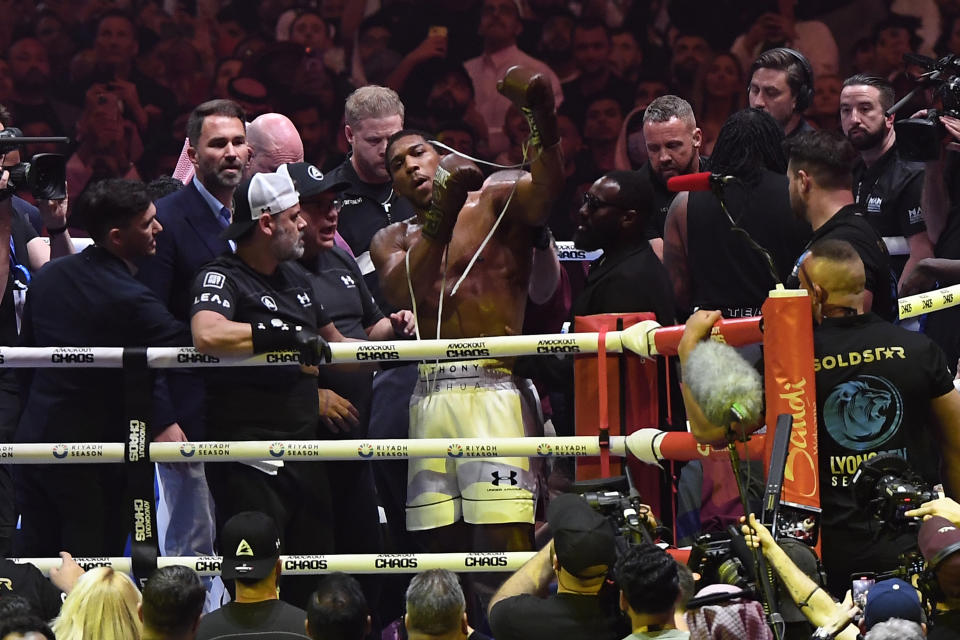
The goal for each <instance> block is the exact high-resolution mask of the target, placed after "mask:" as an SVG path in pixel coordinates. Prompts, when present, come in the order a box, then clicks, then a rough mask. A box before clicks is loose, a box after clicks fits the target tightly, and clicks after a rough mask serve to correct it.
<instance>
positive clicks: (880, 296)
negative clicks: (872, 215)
mask: <svg viewBox="0 0 960 640" xmlns="http://www.w3.org/2000/svg"><path fill="white" fill-rule="evenodd" d="M824 238H830V239H832V240H845V241H847V242H849V243H850V244H851V245H852V246H853V248H854V249H855V250H856V252H857V253H858V254H859V255H860V259H861V260H862V261H863V270H864V273H865V274H866V289H867V291H869V292H870V293H872V294H873V303H872V306H871V308H870V310H871V311H873V312H874V313H876V314H877V315H878V316H880V317H881V318H883V319H884V320H887V321H889V322H893V321H894V320H896V319H897V313H898V310H897V277H896V275H895V274H894V272H893V269H892V267H891V266H890V254H889V253H887V245H885V244H884V243H883V239H882V238H881V237H880V235H879V234H878V233H877V232H876V230H875V229H874V228H873V226H871V224H870V223H869V222H867V219H866V217H865V216H864V215H863V209H862V208H861V207H860V206H859V205H856V204H851V205H847V206H845V207H843V208H842V209H840V210H839V211H837V212H836V213H835V214H834V215H833V217H832V218H830V219H829V220H827V222H826V223H824V225H823V226H822V227H820V228H819V229H817V230H816V231H814V232H813V235H812V236H811V237H810V242H808V243H807V246H806V248H804V250H803V253H802V254H800V257H799V258H797V262H796V264H795V265H794V267H793V271H792V272H791V273H790V277H789V278H788V279H787V287H788V288H791V289H797V288H799V287H800V278H799V275H798V272H799V270H800V263H801V262H803V260H804V258H806V256H807V251H808V250H809V249H810V245H812V244H813V243H814V242H816V241H818V240H823V239H824Z"/></svg>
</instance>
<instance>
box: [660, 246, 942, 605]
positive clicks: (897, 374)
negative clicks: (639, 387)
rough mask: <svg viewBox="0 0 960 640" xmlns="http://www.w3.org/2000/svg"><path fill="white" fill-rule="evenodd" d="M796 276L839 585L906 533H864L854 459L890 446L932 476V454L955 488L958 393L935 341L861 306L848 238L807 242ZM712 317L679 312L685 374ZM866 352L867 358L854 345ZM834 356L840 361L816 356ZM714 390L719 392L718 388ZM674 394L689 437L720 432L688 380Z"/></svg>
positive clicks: (858, 270) (827, 552)
mask: <svg viewBox="0 0 960 640" xmlns="http://www.w3.org/2000/svg"><path fill="white" fill-rule="evenodd" d="M799 276H800V283H801V285H802V286H803V287H804V288H805V289H806V290H807V291H808V293H809V294H810V299H811V303H812V313H813V318H814V322H815V329H814V332H813V338H814V356H815V370H816V378H815V382H816V385H815V386H816V390H817V421H818V422H817V440H818V447H819V450H820V464H819V483H820V487H821V490H820V491H821V493H820V500H821V506H822V508H823V513H822V532H823V560H824V565H825V566H826V569H827V574H828V579H829V585H830V590H831V592H832V593H834V594H840V593H843V592H844V591H845V590H846V583H847V580H848V578H849V576H850V573H852V572H854V571H858V570H862V569H863V568H864V567H871V568H874V569H875V570H878V571H885V570H889V569H894V568H896V567H898V566H899V556H900V553H901V552H902V551H903V549H904V548H907V547H909V546H911V545H913V543H914V538H913V536H908V535H901V536H899V537H897V538H893V539H891V538H879V539H876V536H874V535H873V534H874V533H875V527H874V526H871V517H870V516H869V515H868V514H865V513H863V512H861V511H859V510H857V508H856V504H855V501H854V496H853V493H852V491H851V482H852V478H853V475H854V473H855V472H856V470H857V468H858V467H859V465H860V462H862V461H863V460H865V459H867V458H868V457H873V456H874V455H876V454H880V453H896V454H897V455H900V456H901V457H903V458H905V459H906V460H907V461H908V462H909V463H910V465H911V466H912V467H913V468H914V469H917V470H918V471H920V472H921V475H922V476H923V477H924V479H925V480H926V481H927V482H928V483H929V484H931V485H932V484H935V483H936V482H938V481H939V479H940V473H938V472H939V471H940V469H941V466H940V462H942V463H943V464H942V473H943V476H944V480H945V484H947V485H949V486H950V487H951V488H952V489H953V490H954V491H957V490H958V489H960V428H958V427H960V395H958V394H957V392H956V391H955V390H954V389H953V381H952V380H951V378H950V375H949V372H948V369H947V363H946V360H945V359H944V357H943V353H942V352H941V351H940V349H939V348H937V346H936V345H935V344H933V343H932V342H931V341H930V340H929V339H927V338H926V337H925V336H923V335H920V334H917V333H914V332H912V331H907V330H905V329H902V328H900V327H896V326H894V325H891V324H889V323H888V322H885V321H884V320H882V319H880V318H879V317H878V316H876V315H874V314H872V313H864V312H863V300H864V283H865V275H864V268H863V262H862V261H861V260H860V257H859V256H858V255H857V252H856V251H855V250H854V249H853V247H852V246H851V245H850V244H849V243H847V242H844V241H839V240H829V239H827V240H820V241H818V242H815V243H814V244H812V245H811V246H810V248H809V255H808V256H807V257H806V258H805V259H804V260H803V261H802V262H801V263H800V269H799ZM719 317H720V314H719V313H718V312H707V311H698V312H697V313H696V314H694V315H693V316H691V318H690V320H688V321H687V329H686V331H685V333H684V337H683V339H682V340H681V343H680V345H679V348H678V353H679V356H680V362H681V365H682V366H683V367H684V375H685V376H687V377H688V378H689V377H690V376H691V375H694V374H695V373H696V372H690V371H688V370H687V366H686V363H687V361H688V360H689V357H690V352H691V350H692V348H693V346H694V345H695V344H696V342H697V341H698V339H699V338H706V337H707V336H708V335H709V333H710V330H711V327H712V326H713V324H714V323H715V322H716V321H717V320H718V319H719ZM867 353H869V354H870V356H871V357H870V358H867V357H865V356H863V355H861V354H867ZM849 354H855V355H857V356H861V357H860V358H859V362H857V363H856V364H854V363H853V361H854V359H853V358H851V357H850V355H849ZM828 357H829V358H830V359H829V360H828V359H827V358H828ZM821 359H822V360H821ZM841 360H842V362H843V363H844V364H841V365H839V366H838V365H836V364H834V365H832V366H830V367H828V366H826V364H827V363H828V362H834V363H836V362H839V361H841ZM821 362H822V363H823V366H820V364H821ZM718 392H719V394H720V395H721V396H722V395H723V389H719V390H718ZM683 395H684V401H685V403H686V404H687V416H688V417H689V418H690V423H691V426H692V430H693V434H694V436H695V437H696V438H697V440H698V441H700V442H706V443H712V442H718V441H725V440H726V438H727V435H728V433H729V426H728V425H722V426H717V425H711V424H710V423H709V421H707V420H706V418H705V416H704V414H703V411H702V409H701V407H700V405H699V404H698V402H697V399H696V398H694V397H693V396H692V394H691V392H690V385H689V384H688V385H684V389H683ZM734 424H735V425H736V426H737V427H738V428H739V426H740V425H739V424H737V423H734ZM867 541H870V542H869V544H867Z"/></svg>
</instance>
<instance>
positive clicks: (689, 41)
mask: <svg viewBox="0 0 960 640" xmlns="http://www.w3.org/2000/svg"><path fill="white" fill-rule="evenodd" d="M709 57H710V44H709V43H708V42H707V40H706V38H704V37H703V36H700V35H697V34H695V33H683V32H681V33H679V34H677V37H676V38H675V39H674V41H673V50H672V56H671V58H670V86H672V87H673V88H674V90H675V91H676V92H677V94H678V95H680V96H683V97H686V98H689V97H691V96H692V95H693V81H694V79H695V78H696V77H697V72H698V71H700V67H701V66H703V64H704V63H705V62H706V61H707V58H709Z"/></svg>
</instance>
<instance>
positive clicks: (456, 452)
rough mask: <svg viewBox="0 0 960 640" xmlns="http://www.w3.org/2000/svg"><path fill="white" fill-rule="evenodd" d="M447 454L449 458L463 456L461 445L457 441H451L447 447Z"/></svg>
mask: <svg viewBox="0 0 960 640" xmlns="http://www.w3.org/2000/svg"><path fill="white" fill-rule="evenodd" d="M447 455H448V456H450V457H451V458H460V457H463V447H462V446H461V445H459V444H457V443H453V444H451V445H450V446H449V447H447Z"/></svg>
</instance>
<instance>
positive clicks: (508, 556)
mask: <svg viewBox="0 0 960 640" xmlns="http://www.w3.org/2000/svg"><path fill="white" fill-rule="evenodd" d="M534 555H536V553H535V552H533V551H501V552H485V553H418V554H413V553H410V554H391V553H383V554H373V553H356V554H342V555H290V556H286V555H283V556H280V560H281V562H282V563H283V573H284V575H307V576H312V575H319V574H323V573H333V572H335V571H342V572H344V573H420V572H422V571H428V570H430V569H448V570H450V571H454V572H456V573H473V572H479V571H516V570H517V569H519V568H520V567H521V566H523V564H524V563H525V562H526V561H527V560H529V559H530V558H532V557H533V556H534ZM12 560H13V562H16V563H19V564H27V563H29V564H32V565H33V566H35V567H36V568H37V569H39V570H40V571H41V572H42V573H43V574H44V575H49V574H50V569H53V568H59V567H60V566H61V564H62V561H61V559H60V558H12ZM74 560H75V561H76V563H77V564H79V565H80V566H81V567H83V568H84V569H85V570H90V569H93V568H94V567H113V568H114V570H116V571H119V572H121V573H131V572H132V571H133V565H132V562H131V560H130V558H128V557H124V556H110V557H104V558H74ZM221 561H222V558H221V557H220V556H182V557H173V556H160V557H158V558H157V568H162V567H170V566H182V567H190V568H191V569H193V570H194V571H196V572H197V573H198V574H199V575H201V576H218V575H220V563H221Z"/></svg>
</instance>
